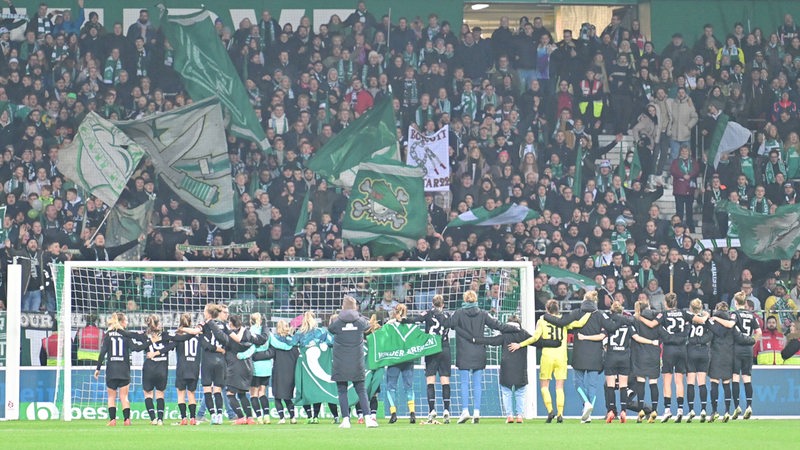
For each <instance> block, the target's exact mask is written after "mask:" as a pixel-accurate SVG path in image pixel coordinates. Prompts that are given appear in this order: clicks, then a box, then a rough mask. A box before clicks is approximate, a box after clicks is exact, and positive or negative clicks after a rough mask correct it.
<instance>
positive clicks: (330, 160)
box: [308, 96, 400, 187]
mask: <svg viewBox="0 0 800 450" xmlns="http://www.w3.org/2000/svg"><path fill="white" fill-rule="evenodd" d="M375 156H386V157H388V158H391V159H395V160H398V161H399V160H400V151H399V148H398V145H397V132H396V130H395V123H394V108H393V107H392V98H391V96H390V97H387V98H385V99H384V100H382V101H379V102H377V103H376V104H375V106H374V107H373V108H372V109H371V110H369V111H367V112H366V113H364V114H362V115H361V117H359V118H358V119H356V120H355V121H354V122H353V123H352V124H350V126H349V127H347V128H345V129H344V130H342V131H341V132H340V133H339V134H337V135H336V136H334V137H333V139H331V140H330V141H328V143H327V144H325V145H324V146H323V147H322V148H320V149H319V150H317V152H316V153H315V154H314V157H312V158H311V159H310V160H309V161H308V168H309V169H311V170H313V171H315V172H317V174H319V175H320V176H322V177H325V178H328V179H329V180H330V181H331V182H332V183H333V184H335V185H337V186H341V187H352V186H353V183H354V182H355V179H356V172H357V166H358V165H359V164H361V163H362V162H365V161H369V160H370V159H371V158H373V157H375Z"/></svg>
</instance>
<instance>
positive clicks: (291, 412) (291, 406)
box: [284, 398, 294, 419]
mask: <svg viewBox="0 0 800 450" xmlns="http://www.w3.org/2000/svg"><path fill="white" fill-rule="evenodd" d="M284 403H286V410H287V411H289V418H290V419H294V403H292V401H291V400H290V399H288V398H287V399H285V400H284Z"/></svg>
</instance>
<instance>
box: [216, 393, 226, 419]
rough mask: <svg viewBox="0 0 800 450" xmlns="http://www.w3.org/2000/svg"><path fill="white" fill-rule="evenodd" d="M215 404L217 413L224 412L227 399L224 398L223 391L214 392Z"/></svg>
mask: <svg viewBox="0 0 800 450" xmlns="http://www.w3.org/2000/svg"><path fill="white" fill-rule="evenodd" d="M214 405H216V408H217V411H216V413H217V414H222V413H223V412H224V411H225V400H223V399H222V392H215V393H214Z"/></svg>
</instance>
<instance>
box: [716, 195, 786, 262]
mask: <svg viewBox="0 0 800 450" xmlns="http://www.w3.org/2000/svg"><path fill="white" fill-rule="evenodd" d="M717 210H720V211H725V212H727V213H728V217H729V218H730V220H731V222H732V223H733V225H735V226H736V229H737V230H738V231H739V243H740V245H741V248H742V251H744V253H745V254H746V255H747V256H749V257H750V258H752V259H755V260H758V261H771V260H777V259H792V258H793V257H794V254H795V252H796V251H797V249H798V247H800V227H799V226H798V223H800V204H796V205H785V206H780V207H778V209H777V210H775V214H770V215H763V214H758V213H755V212H753V211H749V210H746V209H744V208H742V207H741V206H739V205H738V204H735V203H731V202H728V201H725V202H720V203H718V204H717Z"/></svg>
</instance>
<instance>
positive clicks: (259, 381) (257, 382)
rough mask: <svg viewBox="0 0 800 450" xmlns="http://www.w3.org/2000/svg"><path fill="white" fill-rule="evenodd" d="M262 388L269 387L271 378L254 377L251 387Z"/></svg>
mask: <svg viewBox="0 0 800 450" xmlns="http://www.w3.org/2000/svg"><path fill="white" fill-rule="evenodd" d="M261 386H269V377H257V376H253V379H252V380H250V387H261Z"/></svg>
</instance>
